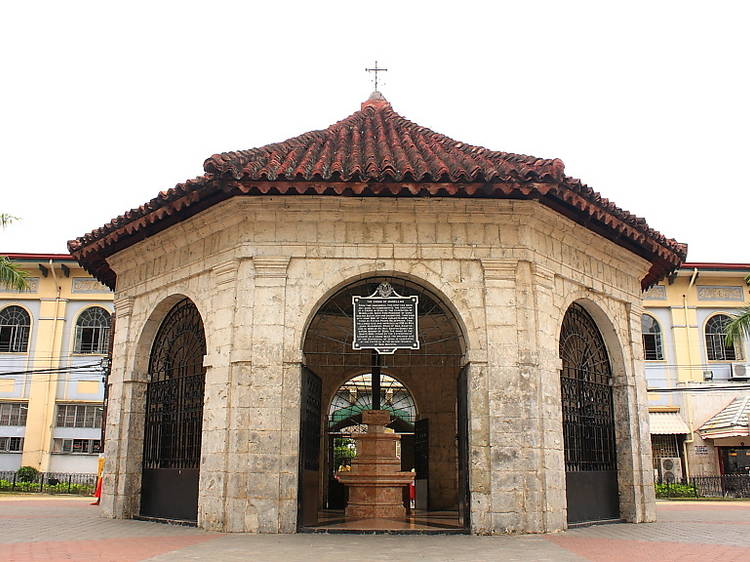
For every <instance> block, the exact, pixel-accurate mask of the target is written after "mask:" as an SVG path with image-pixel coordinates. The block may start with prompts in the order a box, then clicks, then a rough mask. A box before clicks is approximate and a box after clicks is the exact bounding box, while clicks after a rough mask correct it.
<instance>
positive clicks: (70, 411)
mask: <svg viewBox="0 0 750 562" xmlns="http://www.w3.org/2000/svg"><path fill="white" fill-rule="evenodd" d="M101 426H102V405H101V404H94V405H88V404H58V405H57V427H92V428H99V427H101Z"/></svg>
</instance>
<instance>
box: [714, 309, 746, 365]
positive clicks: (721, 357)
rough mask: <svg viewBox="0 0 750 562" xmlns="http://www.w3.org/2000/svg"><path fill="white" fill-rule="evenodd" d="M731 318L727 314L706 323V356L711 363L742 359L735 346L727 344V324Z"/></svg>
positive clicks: (719, 315) (717, 316)
mask: <svg viewBox="0 0 750 562" xmlns="http://www.w3.org/2000/svg"><path fill="white" fill-rule="evenodd" d="M729 322H730V318H729V316H727V315H726V314H717V315H716V316H713V317H711V318H710V319H709V320H708V322H706V354H707V355H708V360H709V361H735V360H737V359H741V357H740V356H739V353H737V350H736V349H735V347H734V346H733V345H727V344H726V337H727V324H729Z"/></svg>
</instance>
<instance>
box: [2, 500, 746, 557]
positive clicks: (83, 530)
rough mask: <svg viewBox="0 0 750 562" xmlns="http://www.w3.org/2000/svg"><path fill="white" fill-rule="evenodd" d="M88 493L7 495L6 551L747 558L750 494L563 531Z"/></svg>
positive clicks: (674, 505)
mask: <svg viewBox="0 0 750 562" xmlns="http://www.w3.org/2000/svg"><path fill="white" fill-rule="evenodd" d="M89 502H90V499H89V498H63V497H59V496H58V497H51V496H6V495H0V528H1V529H2V530H3V532H2V533H1V534H0V561H6V560H7V561H10V560H13V561H17V562H22V561H27V560H97V561H103V560H113V561H118V562H126V561H138V560H153V561H164V562H166V561H177V560H180V561H182V560H212V561H224V560H226V561H232V560H269V561H276V560H279V561H284V562H293V561H297V560H303V561H306V562H311V561H317V560H342V561H343V560H347V561H348V560H373V561H375V560H455V561H459V560H460V561H463V560H466V561H469V560H471V561H479V560H523V561H526V562H528V561H531V560H555V561H558V560H559V561H568V560H594V561H600V560H601V561H605V560H606V561H627V562H636V561H641V560H643V561H648V560H658V561H660V562H668V561H672V560H674V561H678V560H679V561H685V560H701V561H706V560H721V561H722V562H728V561H732V560H743V561H747V560H750V502H679V503H678V502H674V503H659V505H658V514H659V521H658V522H657V523H650V524H641V525H630V524H615V525H601V526H595V527H586V528H581V529H574V530H571V531H568V532H566V533H560V534H556V535H526V536H513V537H508V536H498V537H472V536H461V535H438V536H424V535H422V536H420V535H406V536H403V535H402V536H398V535H397V536H394V535H325V534H313V535H311V534H298V535H222V534H217V533H208V532H205V531H201V530H199V529H194V528H190V527H178V526H170V525H163V524H159V523H151V522H145V521H128V520H125V521H123V520H109V519H104V518H102V517H101V516H100V515H99V511H98V509H97V508H96V507H94V506H90V505H89Z"/></svg>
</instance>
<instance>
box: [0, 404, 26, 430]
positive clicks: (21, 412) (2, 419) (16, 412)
mask: <svg viewBox="0 0 750 562" xmlns="http://www.w3.org/2000/svg"><path fill="white" fill-rule="evenodd" d="M28 411H29V407H28V405H27V404H26V402H3V403H0V425H26V415H27V413H28Z"/></svg>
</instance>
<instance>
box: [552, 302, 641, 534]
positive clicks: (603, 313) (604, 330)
mask: <svg viewBox="0 0 750 562" xmlns="http://www.w3.org/2000/svg"><path fill="white" fill-rule="evenodd" d="M573 304H577V305H580V306H581V307H582V308H583V309H584V310H585V311H586V312H587V313H588V314H589V315H590V316H591V318H592V319H593V321H594V324H595V326H596V328H597V330H598V331H599V334H600V335H601V337H602V340H603V342H604V346H605V348H606V352H607V355H608V358H609V364H610V369H611V376H612V401H613V415H614V424H615V443H616V455H617V457H616V458H617V487H618V491H619V506H620V516H621V517H622V518H624V519H626V520H628V521H636V520H638V518H639V517H641V515H639V511H640V508H639V506H638V504H639V502H640V501H641V499H642V497H643V491H642V489H641V486H642V485H643V484H644V479H645V477H644V467H642V466H640V464H639V462H640V456H639V455H638V454H636V453H637V451H636V450H635V448H636V447H637V446H638V443H639V442H640V441H642V440H645V441H646V442H648V441H649V435H648V433H646V434H645V436H644V435H643V434H642V433H643V432H642V426H643V423H641V417H642V415H643V416H646V415H647V414H644V413H642V412H640V411H639V408H640V406H639V395H640V393H641V391H643V392H644V395H643V396H642V397H641V400H643V399H645V383H643V384H640V385H639V381H638V373H637V372H636V369H635V365H634V364H633V360H634V355H635V354H634V350H633V349H632V342H634V341H637V342H638V344H640V333H641V332H640V330H641V328H640V314H638V315H637V322H636V321H634V318H635V316H633V315H632V314H630V310H629V308H628V307H627V305H626V303H624V302H622V301H617V300H613V299H608V298H606V297H604V296H602V295H599V294H597V293H593V292H591V291H585V290H580V291H575V292H573V293H572V294H569V295H567V299H566V306H565V307H564V308H562V310H563V311H564V312H563V314H565V313H566V312H567V311H568V309H569V308H570V307H571V305H573ZM618 309H619V310H618ZM618 315H620V316H621V317H622V320H621V322H619V323H618V322H617V321H615V320H613V318H617V316H618ZM561 329H562V318H560V321H559V323H558V341H559V340H560V331H561Z"/></svg>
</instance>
